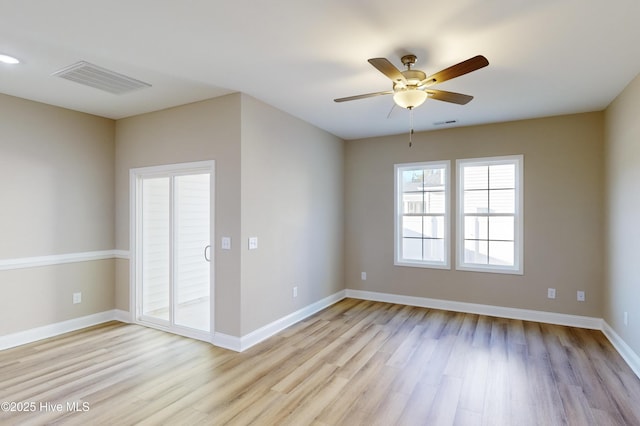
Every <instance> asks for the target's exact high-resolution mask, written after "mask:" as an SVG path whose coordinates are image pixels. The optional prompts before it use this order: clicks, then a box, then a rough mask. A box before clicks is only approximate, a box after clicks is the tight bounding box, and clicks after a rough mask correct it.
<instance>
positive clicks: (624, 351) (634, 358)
mask: <svg viewBox="0 0 640 426" xmlns="http://www.w3.org/2000/svg"><path fill="white" fill-rule="evenodd" d="M602 332H603V333H604V335H605V336H607V339H609V341H610V342H611V344H612V345H613V347H614V348H615V350H616V351H618V353H619V354H620V356H621V357H622V359H624V360H625V362H626V363H627V364H628V365H629V367H631V369H632V370H633V372H634V373H636V376H638V378H640V356H638V354H637V353H635V352H634V351H633V349H631V348H630V347H629V345H627V343H626V342H625V341H624V340H622V337H620V336H619V335H618V333H616V332H615V331H614V329H613V328H611V326H610V325H609V324H607V322H606V321H603V326H602Z"/></svg>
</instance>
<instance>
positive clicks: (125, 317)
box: [113, 309, 133, 323]
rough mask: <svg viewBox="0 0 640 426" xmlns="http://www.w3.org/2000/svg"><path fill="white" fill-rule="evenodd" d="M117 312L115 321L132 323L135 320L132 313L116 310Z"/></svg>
mask: <svg viewBox="0 0 640 426" xmlns="http://www.w3.org/2000/svg"><path fill="white" fill-rule="evenodd" d="M113 311H114V312H115V318H114V319H115V320H116V321H120V322H126V323H132V322H133V319H132V318H131V312H129V311H123V310H122V309H114V310H113Z"/></svg>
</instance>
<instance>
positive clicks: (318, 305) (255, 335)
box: [214, 290, 346, 352]
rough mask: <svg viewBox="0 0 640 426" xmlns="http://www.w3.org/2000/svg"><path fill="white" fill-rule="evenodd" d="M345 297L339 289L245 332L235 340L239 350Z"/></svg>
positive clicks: (255, 343) (343, 291)
mask: <svg viewBox="0 0 640 426" xmlns="http://www.w3.org/2000/svg"><path fill="white" fill-rule="evenodd" d="M345 297H346V291H345V290H341V291H339V292H337V293H334V294H332V295H331V296H328V297H325V298H324V299H322V300H319V301H317V302H315V303H312V304H311V305H308V306H305V307H304V308H302V309H300V310H297V311H295V312H293V313H291V314H289V315H287V316H285V317H282V318H280V319H278V320H275V321H273V322H272V323H270V324H267V325H265V326H264V327H260V328H259V329H257V330H255V331H252V332H251V333H249V334H245V335H244V336H242V337H241V338H240V339H239V342H236V343H239V344H240V345H239V352H242V351H245V350H247V349H249V348H250V347H252V346H254V345H257V344H258V343H260V342H262V341H263V340H265V339H268V338H269V337H271V336H273V335H274V334H276V333H278V332H280V331H282V330H284V329H285V328H287V327H290V326H292V325H293V324H295V323H297V322H300V321H302V320H303V319H305V318H307V317H309V316H311V315H313V314H315V313H316V312H318V311H321V310H323V309H325V308H328V307H329V306H331V305H333V304H334V303H337V302H339V301H340V300H342V299H344V298H345ZM217 334H218V333H216V335H217ZM214 344H215V343H214ZM228 349H231V348H228ZM233 350H236V349H233Z"/></svg>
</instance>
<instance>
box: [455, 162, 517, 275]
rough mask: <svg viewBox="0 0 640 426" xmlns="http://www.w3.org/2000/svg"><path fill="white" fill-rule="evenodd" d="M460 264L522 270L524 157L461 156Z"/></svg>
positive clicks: (489, 269) (476, 268)
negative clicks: (473, 157)
mask: <svg viewBox="0 0 640 426" xmlns="http://www.w3.org/2000/svg"><path fill="white" fill-rule="evenodd" d="M457 169H458V170H457V182H458V223H457V235H458V237H457V243H458V244H457V261H456V269H461V270H470V271H486V272H502V273H511V274H522V270H523V268H522V267H523V265H522V263H523V262H522V233H523V231H522V223H523V217H522V176H523V170H522V169H523V157H522V156H521V155H519V156H509V157H495V158H477V159H469V160H458V161H457Z"/></svg>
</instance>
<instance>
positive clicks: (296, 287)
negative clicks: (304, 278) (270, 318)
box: [293, 286, 298, 297]
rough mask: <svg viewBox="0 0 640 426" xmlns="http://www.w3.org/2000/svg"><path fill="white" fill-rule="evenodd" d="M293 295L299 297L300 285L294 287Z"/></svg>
mask: <svg viewBox="0 0 640 426" xmlns="http://www.w3.org/2000/svg"><path fill="white" fill-rule="evenodd" d="M293 297H298V286H295V287H293Z"/></svg>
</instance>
